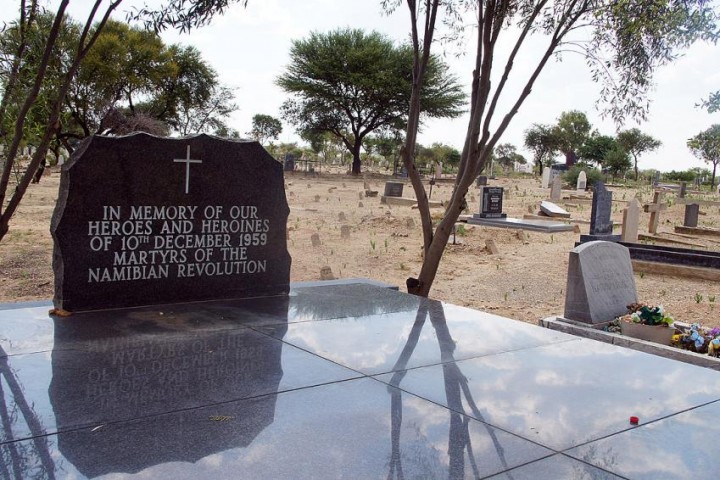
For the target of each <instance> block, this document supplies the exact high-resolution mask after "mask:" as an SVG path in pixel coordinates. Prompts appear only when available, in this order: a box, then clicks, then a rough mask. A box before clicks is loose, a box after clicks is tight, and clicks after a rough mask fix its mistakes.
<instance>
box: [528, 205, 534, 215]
mask: <svg viewBox="0 0 720 480" xmlns="http://www.w3.org/2000/svg"><path fill="white" fill-rule="evenodd" d="M528 213H529V214H531V215H535V208H534V207H533V206H532V205H528Z"/></svg>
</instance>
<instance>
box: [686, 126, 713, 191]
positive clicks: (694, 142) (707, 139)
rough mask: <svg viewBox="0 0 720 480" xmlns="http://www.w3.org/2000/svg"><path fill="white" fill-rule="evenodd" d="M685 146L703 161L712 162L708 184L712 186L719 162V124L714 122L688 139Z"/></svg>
mask: <svg viewBox="0 0 720 480" xmlns="http://www.w3.org/2000/svg"><path fill="white" fill-rule="evenodd" d="M687 146H688V148H689V149H690V151H691V152H692V153H693V155H695V156H696V157H698V158H699V159H701V160H703V161H704V162H707V163H711V164H712V166H713V169H712V178H711V181H710V186H711V187H714V186H715V172H716V170H717V166H718V163H720V124H715V125H713V126H711V127H710V128H708V129H707V130H705V131H702V132H700V133H698V134H697V135H695V136H694V137H692V138H690V139H688V141H687Z"/></svg>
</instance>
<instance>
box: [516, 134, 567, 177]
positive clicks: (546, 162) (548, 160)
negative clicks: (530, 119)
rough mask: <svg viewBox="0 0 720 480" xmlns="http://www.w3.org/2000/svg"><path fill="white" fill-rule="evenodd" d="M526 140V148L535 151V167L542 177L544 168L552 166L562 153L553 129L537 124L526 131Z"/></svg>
mask: <svg viewBox="0 0 720 480" xmlns="http://www.w3.org/2000/svg"><path fill="white" fill-rule="evenodd" d="M524 140H525V147H526V148H529V149H530V150H532V151H533V156H534V161H535V165H536V166H537V167H538V170H539V173H540V175H542V173H543V167H544V166H548V167H549V166H550V165H552V163H553V158H554V157H555V154H556V153H557V152H558V151H560V147H559V145H558V140H557V138H556V137H555V135H554V134H553V129H552V127H551V126H550V125H541V124H538V123H535V124H533V126H532V127H530V128H529V129H527V130H525V139H524Z"/></svg>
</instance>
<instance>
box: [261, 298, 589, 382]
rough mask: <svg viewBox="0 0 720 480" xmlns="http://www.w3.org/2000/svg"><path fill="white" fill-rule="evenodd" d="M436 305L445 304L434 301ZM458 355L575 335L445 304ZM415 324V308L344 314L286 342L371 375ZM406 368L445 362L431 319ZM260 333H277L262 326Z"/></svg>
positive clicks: (307, 326) (296, 331)
mask: <svg viewBox="0 0 720 480" xmlns="http://www.w3.org/2000/svg"><path fill="white" fill-rule="evenodd" d="M433 305H434V306H433V308H438V305H440V304H439V303H437V302H433ZM443 308H444V310H445V317H446V318H447V319H448V320H447V323H446V324H447V328H448V330H449V332H450V335H451V336H452V340H453V342H454V344H453V345H450V346H448V348H449V349H450V350H451V351H452V353H453V358H454V359H456V360H457V359H463V358H471V357H475V356H480V355H488V354H492V353H498V352H503V351H510V350H516V349H521V348H528V347H530V346H535V345H545V344H550V343H557V342H566V341H577V338H576V337H573V336H570V335H566V334H564V333H561V332H557V331H554V330H545V329H539V328H527V325H524V324H522V323H520V322H514V321H511V320H508V319H506V318H502V317H498V316H496V315H491V314H487V313H483V312H478V311H474V310H470V309H467V308H463V307H457V306H454V305H443ZM414 325H415V312H396V313H389V314H384V315H370V316H366V317H361V318H342V319H333V320H325V321H321V322H306V323H295V324H290V325H288V331H287V333H286V334H285V335H284V336H283V337H282V340H283V341H284V342H287V343H290V344H292V345H296V346H298V347H300V348H303V349H306V350H309V351H311V352H313V353H316V354H318V355H320V356H322V357H325V358H328V359H330V360H333V361H334V362H337V363H339V364H341V365H344V366H347V367H350V368H353V369H356V370H359V371H362V372H363V373H368V374H378V373H383V372H389V371H392V369H393V366H394V365H395V362H396V361H397V359H398V357H399V355H400V353H401V351H402V349H403V347H404V346H405V344H406V343H407V341H408V338H409V335H410V332H411V330H412V329H413V326H414ZM421 328H422V330H421V332H420V337H419V341H418V344H417V346H416V347H415V348H414V350H413V354H412V356H411V358H410V360H409V363H408V365H407V368H413V367H417V366H421V365H431V364H436V363H440V362H441V355H440V340H439V339H438V336H437V331H436V328H435V327H434V326H433V324H432V322H431V321H430V319H428V320H426V321H425V323H424V324H423V325H422V326H421ZM258 329H259V330H260V331H267V332H268V333H271V334H272V332H271V331H270V330H268V329H263V327H258Z"/></svg>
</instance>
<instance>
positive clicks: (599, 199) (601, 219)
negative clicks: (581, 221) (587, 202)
mask: <svg viewBox="0 0 720 480" xmlns="http://www.w3.org/2000/svg"><path fill="white" fill-rule="evenodd" d="M611 213H612V192H611V191H609V190H607V189H606V188H605V184H604V183H603V182H595V191H594V192H593V198H592V211H591V212H590V234H589V235H580V241H581V242H589V241H592V240H606V241H609V242H617V241H619V240H620V235H613V223H612V219H611V218H610V215H611Z"/></svg>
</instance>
